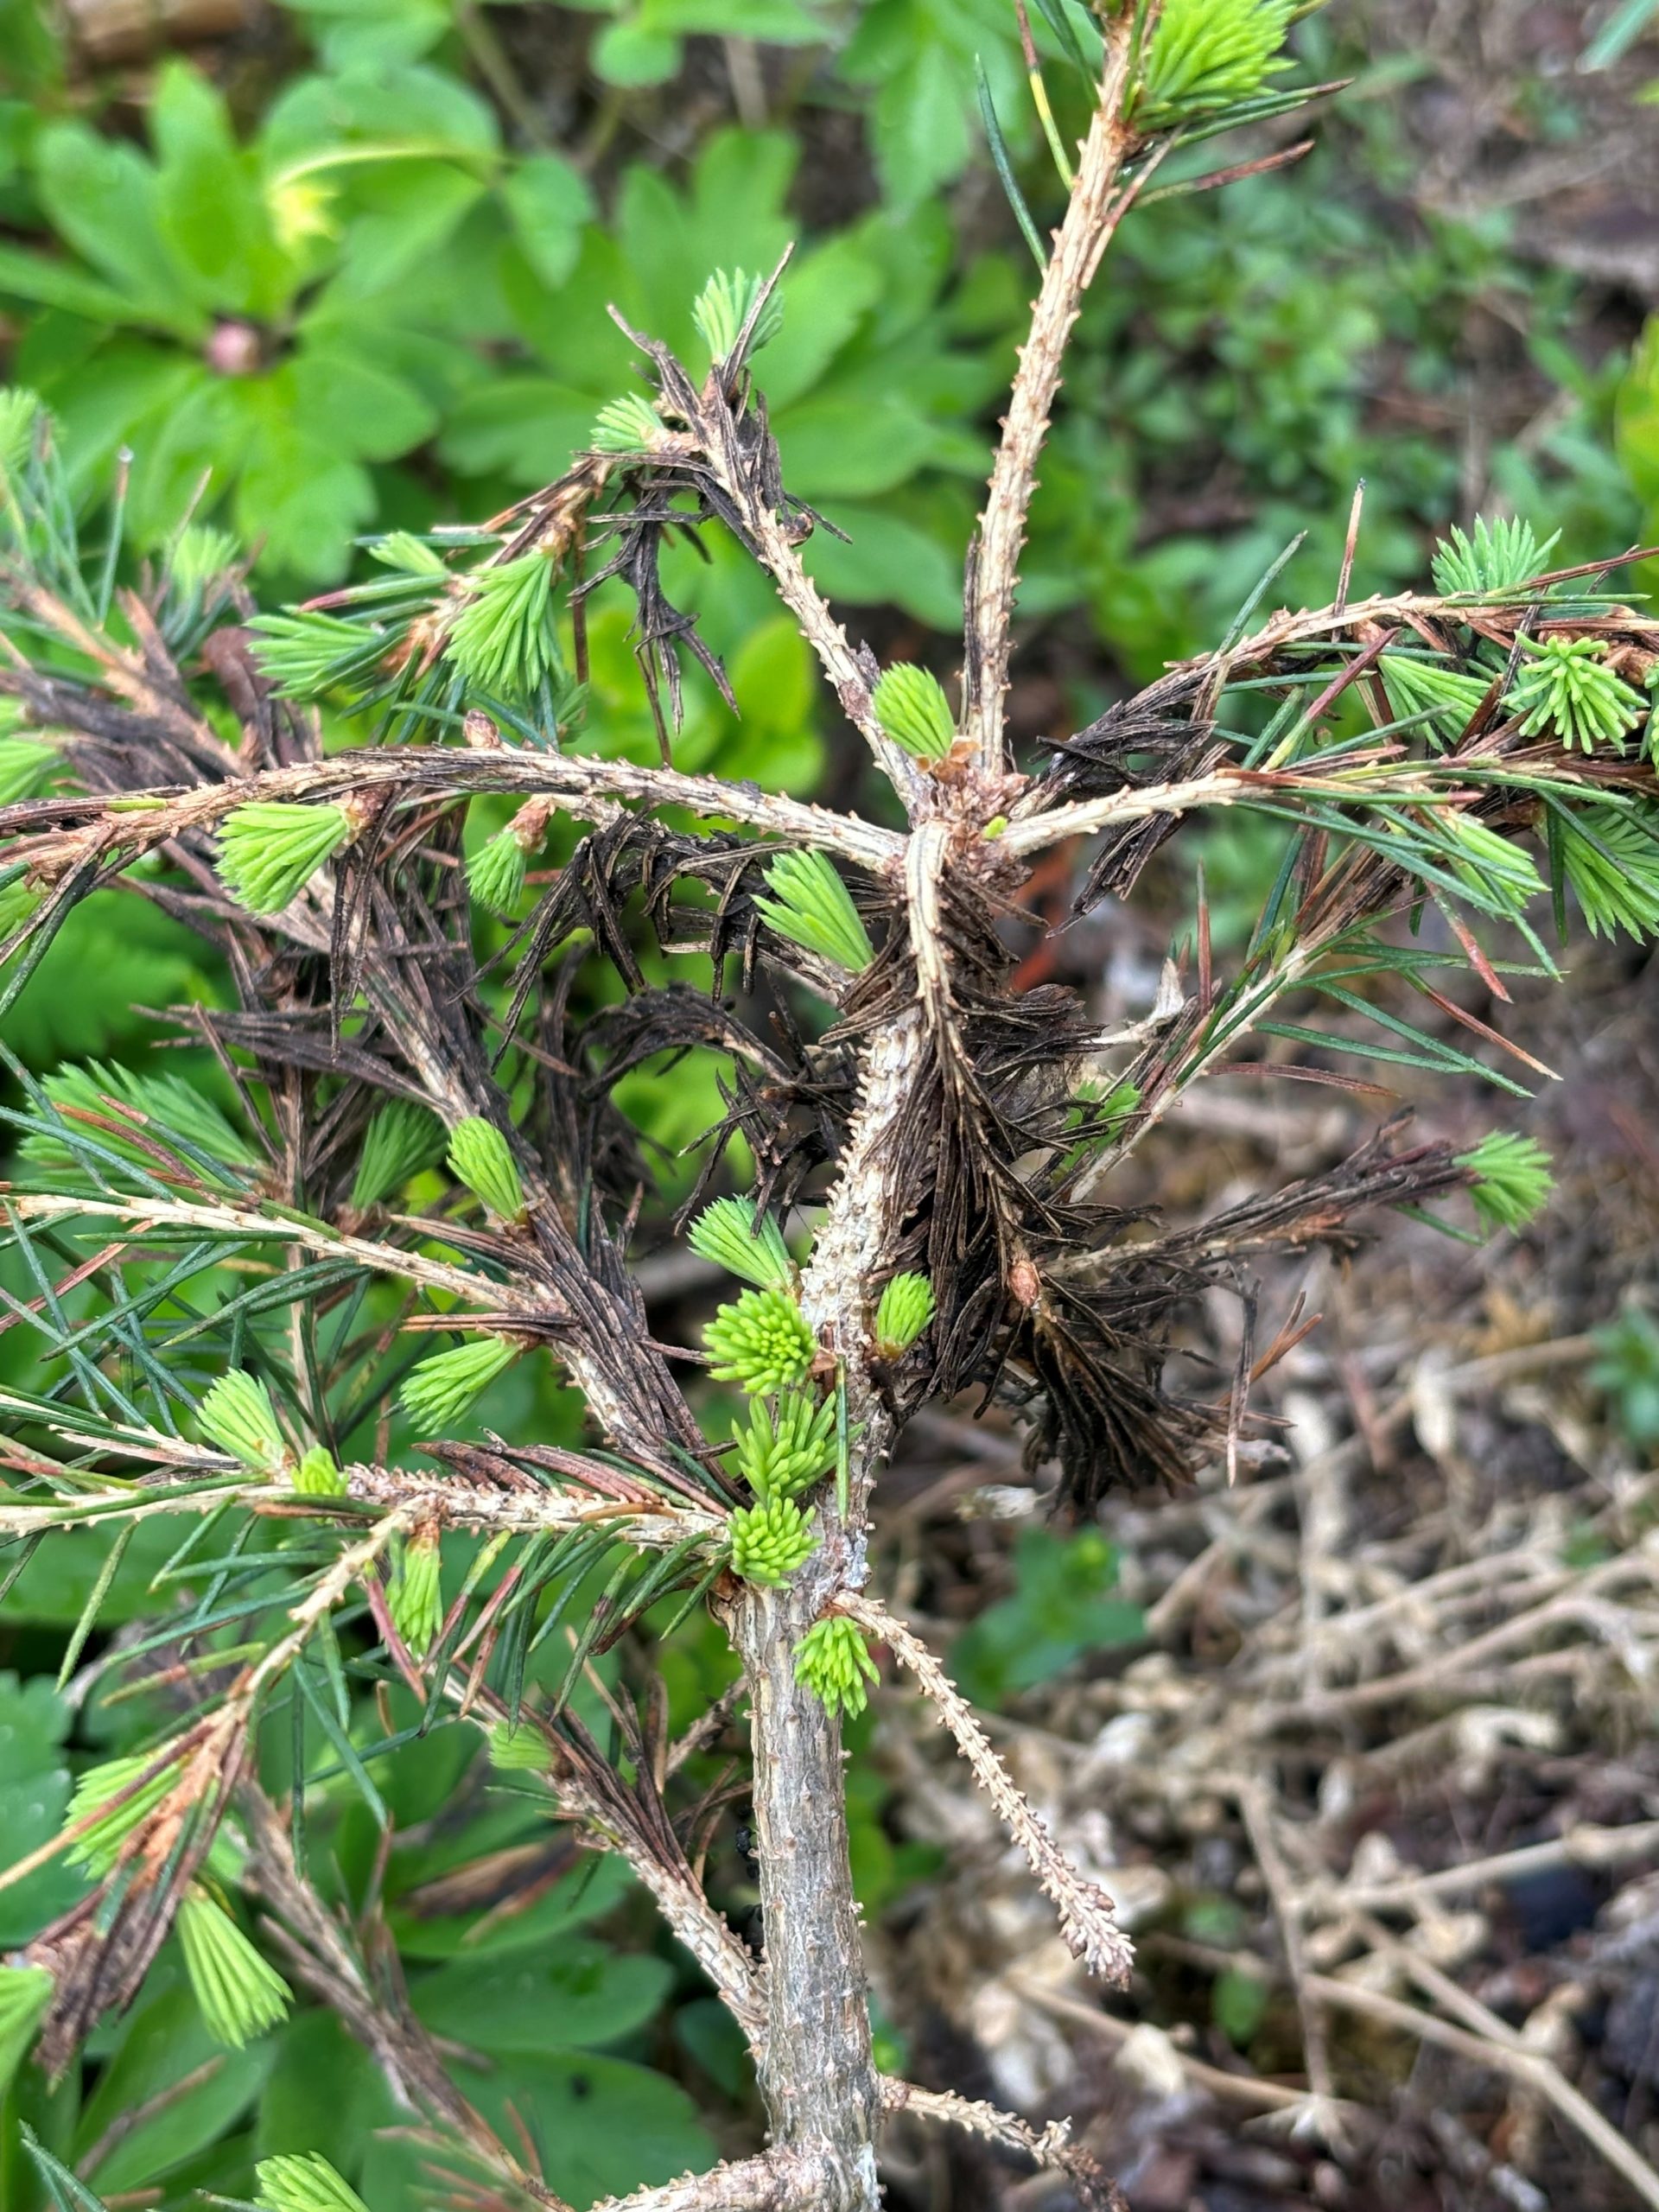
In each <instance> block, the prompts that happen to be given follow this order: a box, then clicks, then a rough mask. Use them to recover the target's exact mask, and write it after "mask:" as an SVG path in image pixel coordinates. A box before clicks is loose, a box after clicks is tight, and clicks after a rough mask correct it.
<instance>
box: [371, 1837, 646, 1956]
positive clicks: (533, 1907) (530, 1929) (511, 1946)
mask: <svg viewBox="0 0 1659 2212" xmlns="http://www.w3.org/2000/svg"><path fill="white" fill-rule="evenodd" d="M474 1837H475V1830H474V1827H472V1826H469V1827H468V1829H467V1844H468V1849H469V1851H470V1852H476V1851H478V1850H479V1849H480V1848H481V1846H480V1843H479V1842H478V1841H477V1840H474ZM433 1871H434V1872H435V1871H437V1870H436V1869H434V1870H433ZM629 1881H630V1876H629V1873H628V1870H627V1866H626V1862H625V1861H624V1860H622V1859H618V1858H615V1857H606V1858H603V1859H589V1858H583V1859H581V1860H580V1861H579V1862H578V1864H577V1866H576V1867H575V1871H574V1872H571V1873H569V1874H567V1875H566V1876H565V1877H564V1878H563V1880H562V1881H559V1882H556V1883H555V1884H554V1885H553V1887H552V1888H551V1889H550V1890H549V1891H546V1893H545V1894H544V1895H543V1896H542V1897H537V1898H536V1899H535V1900H534V1902H533V1903H531V1904H527V1905H525V1906H524V1907H523V1908H522V1909H520V1910H512V1909H510V1908H509V1909H504V1910H499V1911H491V1912H487V1913H486V1912H485V1911H483V1910H480V1911H478V1912H474V1913H468V1914H466V1915H464V1916H463V1915H460V1914H444V1915H442V1916H438V1915H426V1916H417V1915H416V1914H415V1913H414V1912H412V1911H410V1909H409V1907H408V1905H407V1904H394V1905H393V1906H392V1908H391V1915H390V1917H391V1927H392V1931H393V1933H394V1934H395V1935H396V1936H397V1948H398V1949H399V1950H400V1951H401V1952H402V1953H403V1955H404V1957H405V1958H410V1959H450V1958H454V1959H481V1958H494V1957H497V1956H498V1955H500V1954H501V1953H503V1952H508V1951H522V1950H526V1949H530V1948H532V1947H533V1948H536V1949H537V1950H539V1949H540V1948H541V1947H542V1946H543V1945H544V1944H545V1943H546V1942H548V1940H549V1938H550V1937H555V1936H563V1935H564V1934H567V1933H568V1932H569V1930H570V1929H575V1928H579V1927H581V1926H582V1925H583V1924H584V1923H586V1922H588V1921H589V1920H595V1919H598V1918H599V1917H600V1916H601V1914H604V1913H607V1912H609V1911H610V1910H611V1909H612V1908H613V1906H614V1905H615V1904H617V1903H618V1902H619V1900H620V1898H621V1897H623V1896H624V1894H625V1893H626V1891H627V1888H628V1885H629Z"/></svg>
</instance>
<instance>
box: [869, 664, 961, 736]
mask: <svg viewBox="0 0 1659 2212" xmlns="http://www.w3.org/2000/svg"><path fill="white" fill-rule="evenodd" d="M871 698H872V702H873V704H874V708H875V717H876V720H877V721H879V722H880V725H881V727H882V728H883V729H884V730H885V731H886V732H887V735H888V736H889V737H890V738H891V739H892V740H893V743H894V744H895V745H901V746H903V747H904V749H905V751H906V753H910V754H912V756H913V758H914V759H916V760H944V756H945V754H946V753H948V752H949V751H950V747H952V746H953V745H954V744H955V743H956V741H957V721H956V716H955V715H953V714H952V713H951V711H950V701H949V700H948V699H947V698H946V697H945V696H944V685H943V684H942V683H940V682H939V679H938V677H937V676H935V675H933V674H932V673H931V671H930V670H928V669H925V668H917V667H916V666H914V665H913V664H912V663H911V662H909V661H899V662H897V663H895V664H894V665H893V667H892V668H889V669H887V670H885V671H883V673H882V675H881V677H880V680H879V681H878V682H877V683H876V687H875V690H874V692H873V693H872V695H871Z"/></svg>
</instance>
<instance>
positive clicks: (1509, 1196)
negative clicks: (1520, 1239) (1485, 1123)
mask: <svg viewBox="0 0 1659 2212" xmlns="http://www.w3.org/2000/svg"><path fill="white" fill-rule="evenodd" d="M1457 1164H1458V1166H1459V1167H1462V1168H1465V1169H1466V1170H1467V1172H1468V1173H1470V1174H1471V1175H1472V1176H1473V1177H1474V1178H1475V1182H1474V1185H1473V1188H1472V1189H1471V1191H1470V1193H1469V1195H1470V1197H1471V1199H1472V1200H1473V1201H1474V1207H1475V1211H1476V1212H1477V1213H1478V1215H1479V1216H1480V1217H1481V1219H1482V1220H1483V1221H1484V1223H1485V1224H1486V1225H1487V1227H1488V1228H1489V1229H1520V1228H1522V1227H1524V1226H1525V1224H1527V1223H1528V1222H1529V1221H1530V1220H1531V1219H1532V1217H1533V1216H1534V1214H1535V1213H1536V1212H1537V1211H1538V1210H1539V1208H1540V1207H1541V1205H1543V1204H1544V1202H1545V1200H1546V1199H1547V1198H1548V1196H1549V1194H1550V1192H1551V1191H1552V1190H1553V1189H1554V1182H1555V1179H1554V1176H1553V1175H1552V1174H1551V1173H1550V1160H1549V1154H1548V1153H1547V1152H1546V1151H1545V1149H1544V1147H1543V1146H1542V1145H1541V1144H1540V1143H1539V1142H1538V1141H1537V1139H1536V1138H1535V1137H1523V1136H1516V1135H1503V1136H1496V1135H1495V1136H1490V1137H1483V1138H1482V1139H1481V1141H1480V1142H1479V1143H1478V1145H1477V1146H1476V1147H1475V1148H1474V1150H1473V1151H1472V1152H1463V1153H1459V1154H1458V1160H1457Z"/></svg>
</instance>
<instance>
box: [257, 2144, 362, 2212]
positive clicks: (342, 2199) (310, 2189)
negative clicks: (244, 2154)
mask: <svg viewBox="0 0 1659 2212" xmlns="http://www.w3.org/2000/svg"><path fill="white" fill-rule="evenodd" d="M253 2180H254V2190H255V2195H254V2200H253V2201H254V2202H255V2203H256V2204H257V2205H258V2206H259V2207H260V2208H261V2212H369V2208H368V2206H367V2205H366V2204H365V2203H364V2202H363V2200H362V2198H361V2197H360V2196H359V2195H358V2193H357V2191H356V2190H354V2189H353V2187H352V2185H351V2183H349V2182H348V2181H346V2180H344V2179H343V2178H342V2177H341V2176H340V2175H339V2174H337V2173H336V2172H335V2171H334V2168H333V2167H332V2166H331V2165H330V2164H329V2163H328V2161H327V2158H324V2157H323V2155H322V2153H321V2152H320V2151H295V2152H289V2153H288V2154H287V2155H286V2156H284V2157H283V2158H261V2159H260V2161H259V2163H258V2164H257V2166H256V2167H255V2168H254V2170H253Z"/></svg>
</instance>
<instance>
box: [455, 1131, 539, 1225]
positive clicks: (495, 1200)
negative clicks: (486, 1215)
mask: <svg viewBox="0 0 1659 2212" xmlns="http://www.w3.org/2000/svg"><path fill="white" fill-rule="evenodd" d="M449 1165H450V1167H451V1168H452V1169H453V1170H454V1173H455V1174H456V1175H458V1176H459V1177H460V1179H461V1181H462V1182H463V1183H464V1184H465V1185H467V1189H468V1190H469V1191H471V1192H473V1193H474V1196H475V1197H477V1198H482V1200H483V1201H484V1204H485V1205H486V1206H487V1207H488V1209H489V1211H491V1212H492V1213H493V1215H494V1216H495V1217H496V1219H497V1220H498V1221H522V1220H523V1218H524V1185H523V1184H522V1183H521V1182H520V1181H519V1179H518V1161H517V1160H514V1158H513V1156H512V1146H511V1145H510V1144H509V1143H508V1142H507V1141H506V1139H505V1137H504V1136H503V1135H502V1134H501V1132H500V1130H499V1129H498V1128H496V1126H495V1123H494V1122H486V1121H485V1120H484V1118H483V1116H481V1115H478V1114H474V1115H470V1116H468V1117H467V1120H466V1121H464V1122H456V1124H455V1126H454V1128H453V1129H452V1130H451V1131H450V1133H449Z"/></svg>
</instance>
